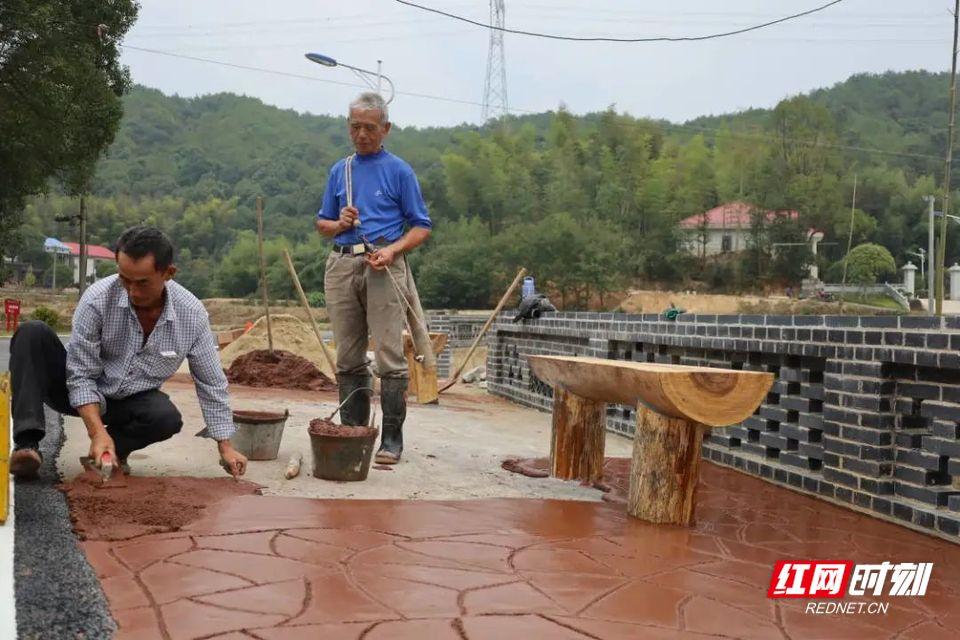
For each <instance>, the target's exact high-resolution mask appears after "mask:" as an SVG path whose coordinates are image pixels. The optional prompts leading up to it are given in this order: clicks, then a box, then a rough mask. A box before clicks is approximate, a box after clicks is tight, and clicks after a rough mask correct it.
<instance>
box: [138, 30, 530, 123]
mask: <svg viewBox="0 0 960 640" xmlns="http://www.w3.org/2000/svg"><path fill="white" fill-rule="evenodd" d="M120 46H121V47H122V48H124V49H131V50H133V51H142V52H144V53H152V54H156V55H160V56H168V57H171V58H182V59H184V60H193V61H195V62H205V63H207V64H216V65H220V66H223V67H231V68H233V69H242V70H244V71H256V72H259V73H269V74H271V75H275V76H285V77H287V78H296V79H298V80H309V81H311V82H324V83H326V84H336V85H340V86H344V87H362V88H364V89H366V88H367V85H365V84H360V83H358V82H342V81H339V80H326V79H324V78H317V77H315V76H306V75H301V74H299V73H290V72H288V71H277V70H276V69H265V68H263V67H252V66H249V65H245V64H236V63H233V62H223V61H222V60H211V59H210V58H201V57H198V56H189V55H186V54H182V53H174V52H172V51H161V50H159V49H147V48H145V47H135V46H133V45H129V44H123V45H120ZM396 93H397V95H403V96H410V97H412V98H424V99H427V100H439V101H441V102H452V103H454V104H465V105H471V106H476V107H482V106H483V103H481V102H474V101H473V100H460V99H457V98H448V97H445V96H435V95H430V94H428V93H414V92H412V91H397V92H396ZM510 111H516V112H521V113H540V112H539V111H534V110H532V109H515V108H511V109H510Z"/></svg>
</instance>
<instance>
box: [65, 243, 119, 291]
mask: <svg viewBox="0 0 960 640" xmlns="http://www.w3.org/2000/svg"><path fill="white" fill-rule="evenodd" d="M63 244H64V246H66V247H67V248H68V249H70V254H69V256H67V261H68V262H67V264H69V265H70V268H71V269H73V284H75V285H78V284H80V245H79V244H78V243H76V242H64V243H63ZM102 262H116V256H114V254H113V251H111V250H110V249H108V248H106V247H102V246H100V245H98V244H88V245H87V284H89V283H91V282H96V281H97V264H99V263H102Z"/></svg>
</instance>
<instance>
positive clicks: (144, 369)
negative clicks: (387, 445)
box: [67, 276, 236, 440]
mask: <svg viewBox="0 0 960 640" xmlns="http://www.w3.org/2000/svg"><path fill="white" fill-rule="evenodd" d="M166 287H167V301H166V304H165V305H164V307H163V313H162V314H161V315H160V319H159V320H157V325H156V327H154V329H153V332H152V333H151V334H150V337H149V338H147V342H146V344H144V343H143V328H142V327H141V326H140V321H139V320H138V319H137V314H136V313H135V312H134V310H133V308H132V307H131V306H130V299H129V298H128V296H127V292H126V290H124V288H123V285H122V284H121V283H120V279H119V277H118V276H110V277H108V278H104V279H102V280H99V281H97V282H96V283H94V284H93V285H91V286H90V288H89V289H87V291H86V292H85V293H84V294H83V297H82V298H81V299H80V304H79V305H78V306H77V310H76V312H75V313H74V314H73V332H72V333H71V335H70V341H69V343H67V390H68V391H69V393H70V404H71V405H72V406H73V407H79V406H82V405H85V404H94V403H97V404H99V405H100V412H101V414H102V413H103V412H104V411H105V410H106V402H105V398H126V397H127V396H131V395H133V394H135V393H140V392H143V391H149V390H151V389H158V388H160V385H162V384H163V383H164V382H166V381H167V379H168V378H170V376H172V375H173V374H174V373H176V371H177V369H179V368H180V365H181V364H182V363H183V360H184V358H186V359H187V360H188V362H189V364H190V373H191V374H192V375H193V380H194V384H195V385H196V388H197V397H198V398H199V400H200V409H201V411H202V412H203V419H204V422H205V423H206V428H205V429H203V430H202V431H201V432H200V433H198V434H197V435H198V436H204V437H208V438H214V439H216V440H225V439H227V438H229V437H230V436H232V435H233V432H234V431H235V429H236V428H235V427H234V425H233V413H232V412H231V410H230V404H229V401H230V397H229V396H228V395H227V378H226V376H225V375H224V373H223V366H222V365H221V364H220V356H219V354H218V352H217V342H216V339H215V338H214V336H213V332H212V331H211V329H210V322H209V319H208V317H207V311H206V309H204V308H203V304H202V303H201V302H200V301H199V300H197V298H196V296H194V295H193V294H192V293H190V292H189V291H187V290H186V289H184V288H183V287H181V286H180V285H179V284H177V283H176V282H173V281H168V282H167V285H166ZM141 345H142V346H141Z"/></svg>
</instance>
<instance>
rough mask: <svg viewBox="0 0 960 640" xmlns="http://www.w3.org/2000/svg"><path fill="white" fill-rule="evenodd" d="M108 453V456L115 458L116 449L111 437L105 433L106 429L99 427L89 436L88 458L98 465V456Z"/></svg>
mask: <svg viewBox="0 0 960 640" xmlns="http://www.w3.org/2000/svg"><path fill="white" fill-rule="evenodd" d="M107 452H109V453H110V457H111V458H113V459H114V460H117V451H116V448H115V447H114V444H113V438H111V437H110V434H109V433H107V430H106V429H102V428H101V429H100V430H99V431H96V432H95V433H94V434H93V435H92V436H90V454H89V455H90V459H91V460H93V464H94V466H97V467H99V466H100V458H102V457H103V454H104V453H107Z"/></svg>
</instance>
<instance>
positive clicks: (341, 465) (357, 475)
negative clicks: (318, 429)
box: [310, 427, 378, 482]
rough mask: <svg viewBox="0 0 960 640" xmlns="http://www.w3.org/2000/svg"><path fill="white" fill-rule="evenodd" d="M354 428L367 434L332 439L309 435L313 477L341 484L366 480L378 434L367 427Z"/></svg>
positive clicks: (321, 435)
mask: <svg viewBox="0 0 960 640" xmlns="http://www.w3.org/2000/svg"><path fill="white" fill-rule="evenodd" d="M354 428H356V429H357V430H361V429H362V430H363V431H365V432H368V433H366V434H364V435H359V436H334V435H325V434H318V433H313V432H312V431H311V432H310V448H311V450H312V453H313V475H314V477H315V478H322V479H324V480H338V481H341V482H356V481H360V480H366V479H367V474H368V473H369V472H370V461H371V460H372V459H373V447H374V445H375V444H376V443H377V435H378V431H377V430H376V429H374V428H371V427H354Z"/></svg>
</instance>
